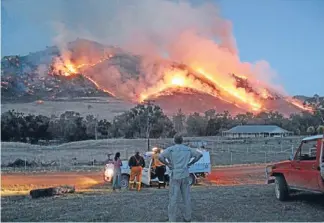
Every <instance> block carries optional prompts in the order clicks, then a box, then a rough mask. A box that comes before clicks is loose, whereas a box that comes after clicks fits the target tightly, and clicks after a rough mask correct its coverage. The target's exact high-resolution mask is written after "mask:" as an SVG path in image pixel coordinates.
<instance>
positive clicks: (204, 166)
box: [104, 150, 211, 188]
mask: <svg viewBox="0 0 324 223" xmlns="http://www.w3.org/2000/svg"><path fill="white" fill-rule="evenodd" d="M200 152H201V153H202V154H203V156H202V157H201V158H200V160H199V161H198V162H196V163H195V164H194V165H192V166H191V167H190V168H189V173H190V179H191V180H190V185H192V184H196V183H197V180H198V179H199V178H202V177H206V175H207V174H210V172H211V162H210V154H209V152H208V151H201V150H200ZM152 155H153V152H146V153H145V154H144V156H143V157H144V160H145V167H144V168H143V170H142V184H144V185H147V186H150V185H151V184H152V182H158V179H157V177H155V178H151V170H152ZM122 163H123V166H122V167H121V172H122V177H121V182H120V183H121V187H122V188H127V187H128V182H129V176H130V168H129V166H128V161H122ZM112 168H113V167H112V166H110V165H106V167H105V171H104V178H105V179H111V178H112V175H113V169H112ZM169 173H170V170H169V168H168V167H167V168H166V174H165V176H166V180H167V181H168V179H169ZM106 181H107V180H106ZM109 181H110V180H109Z"/></svg>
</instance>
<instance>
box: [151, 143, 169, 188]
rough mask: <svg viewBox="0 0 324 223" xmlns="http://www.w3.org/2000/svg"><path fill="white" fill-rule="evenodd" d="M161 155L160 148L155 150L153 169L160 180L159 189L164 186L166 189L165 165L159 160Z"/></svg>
mask: <svg viewBox="0 0 324 223" xmlns="http://www.w3.org/2000/svg"><path fill="white" fill-rule="evenodd" d="M160 153H161V149H160V148H155V150H154V154H153V157H152V158H153V164H152V167H153V168H154V169H155V173H156V176H157V177H158V179H159V189H160V188H161V186H163V187H164V188H165V179H164V174H165V171H166V169H165V165H164V164H163V163H162V162H160V160H159V155H160Z"/></svg>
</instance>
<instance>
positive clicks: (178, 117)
mask: <svg viewBox="0 0 324 223" xmlns="http://www.w3.org/2000/svg"><path fill="white" fill-rule="evenodd" d="M172 119H173V124H174V129H175V131H176V132H183V131H184V129H185V126H184V123H185V121H186V115H185V114H183V113H182V111H181V109H179V110H178V112H177V113H176V114H175V115H174V116H173V117H172Z"/></svg>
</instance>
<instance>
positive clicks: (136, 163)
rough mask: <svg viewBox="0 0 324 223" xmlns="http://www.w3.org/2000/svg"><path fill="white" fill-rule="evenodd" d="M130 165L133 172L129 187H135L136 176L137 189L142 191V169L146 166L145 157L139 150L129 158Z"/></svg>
mask: <svg viewBox="0 0 324 223" xmlns="http://www.w3.org/2000/svg"><path fill="white" fill-rule="evenodd" d="M128 165H129V168H130V169H131V174H130V178H129V189H130V190H132V189H133V187H134V181H135V177H136V185H137V190H138V191H140V190H141V183H142V170H143V167H145V161H144V158H143V157H142V156H141V155H140V154H139V151H136V152H135V155H134V156H132V157H131V158H130V159H129V161H128Z"/></svg>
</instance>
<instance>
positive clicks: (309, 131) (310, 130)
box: [307, 126, 315, 135]
mask: <svg viewBox="0 0 324 223" xmlns="http://www.w3.org/2000/svg"><path fill="white" fill-rule="evenodd" d="M307 133H308V134H310V135H313V134H314V133H315V128H314V127H313V126H309V127H308V128H307Z"/></svg>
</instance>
